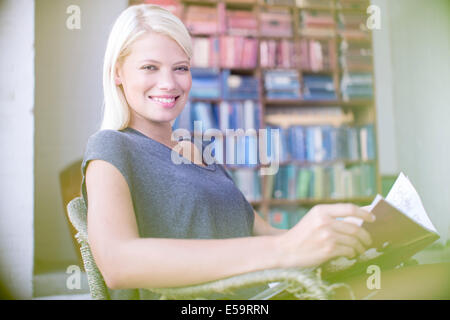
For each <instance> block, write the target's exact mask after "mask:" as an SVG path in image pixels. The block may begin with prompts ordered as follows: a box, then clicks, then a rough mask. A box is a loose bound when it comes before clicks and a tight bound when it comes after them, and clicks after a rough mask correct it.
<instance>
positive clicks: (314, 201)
mask: <svg viewBox="0 0 450 320" xmlns="http://www.w3.org/2000/svg"><path fill="white" fill-rule="evenodd" d="M375 196H376V195H373V196H372V197H358V198H341V199H339V198H336V199H331V198H322V199H292V200H291V199H271V200H269V201H268V203H269V204H270V205H272V206H286V205H304V206H311V205H316V204H321V203H324V204H332V203H343V202H346V203H348V202H352V203H371V202H372V200H373V199H374V197H375Z"/></svg>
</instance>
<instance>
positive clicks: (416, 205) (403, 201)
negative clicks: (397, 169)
mask: <svg viewBox="0 0 450 320" xmlns="http://www.w3.org/2000/svg"><path fill="white" fill-rule="evenodd" d="M386 201H387V202H389V203H390V204H391V205H393V206H394V207H396V208H397V209H398V210H400V211H401V212H403V213H404V214H405V215H407V216H408V217H410V218H411V219H413V220H414V221H416V222H418V223H420V224H421V225H422V226H424V227H425V228H427V229H429V230H432V231H434V232H436V233H437V231H436V228H435V227H434V226H433V224H432V223H431V220H430V219H429V217H428V214H427V213H426V211H425V209H424V207H423V205H422V201H421V200H420V197H419V195H418V193H417V191H416V189H415V188H414V187H413V185H412V183H411V182H410V181H409V179H408V178H407V177H406V176H405V175H404V174H403V172H401V173H400V174H399V176H398V177H397V180H396V181H395V183H394V185H393V186H392V188H391V190H390V191H389V193H388V195H387V196H386Z"/></svg>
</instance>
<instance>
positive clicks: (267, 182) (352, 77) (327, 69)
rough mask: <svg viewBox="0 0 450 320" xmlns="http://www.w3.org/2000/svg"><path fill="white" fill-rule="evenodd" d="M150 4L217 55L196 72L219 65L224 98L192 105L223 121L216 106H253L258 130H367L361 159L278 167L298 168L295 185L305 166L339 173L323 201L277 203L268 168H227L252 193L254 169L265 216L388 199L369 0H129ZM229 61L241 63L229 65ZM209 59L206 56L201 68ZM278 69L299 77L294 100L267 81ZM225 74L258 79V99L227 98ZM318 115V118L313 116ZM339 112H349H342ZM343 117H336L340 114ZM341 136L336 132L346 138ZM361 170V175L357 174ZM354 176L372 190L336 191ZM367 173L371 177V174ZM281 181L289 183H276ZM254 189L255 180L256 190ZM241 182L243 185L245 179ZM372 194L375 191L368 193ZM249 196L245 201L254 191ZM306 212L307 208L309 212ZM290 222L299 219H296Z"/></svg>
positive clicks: (257, 204) (286, 162) (256, 202)
mask: <svg viewBox="0 0 450 320" xmlns="http://www.w3.org/2000/svg"><path fill="white" fill-rule="evenodd" d="M143 2H145V3H154V4H159V5H163V6H164V5H169V7H167V8H168V9H169V10H171V11H172V12H174V13H175V14H176V15H178V16H179V17H180V18H181V20H182V21H183V22H184V23H185V24H186V26H187V27H188V29H189V30H190V33H191V36H192V38H193V41H197V40H196V39H200V40H199V43H200V42H201V44H198V47H199V48H200V49H198V50H200V51H199V52H200V54H202V55H203V54H204V52H205V51H208V50H209V51H210V52H209V53H208V54H207V55H206V56H207V59H208V61H209V63H208V64H207V65H202V66H198V68H205V69H211V70H214V72H216V75H217V77H218V78H217V79H218V83H219V87H220V90H219V91H221V94H219V95H218V96H215V97H201V96H200V97H199V96H193V97H191V99H190V103H191V104H193V105H195V104H196V103H200V104H202V103H203V104H208V105H211V108H212V110H213V112H216V113H215V115H216V116H217V114H219V111H217V109H220V108H221V107H222V106H223V105H224V104H223V102H227V103H228V104H230V103H231V104H232V103H239V102H243V101H245V100H252V101H254V105H255V110H257V112H258V114H257V115H256V117H258V119H257V120H255V121H256V122H259V123H257V127H258V128H260V129H263V128H268V127H279V128H284V129H286V130H290V129H289V128H290V127H292V126H300V127H302V126H303V127H305V128H306V127H310V126H319V127H323V128H325V127H329V126H331V127H332V129H330V130H331V132H334V131H336V130H337V129H336V130H335V129H334V128H339V127H342V126H347V127H350V129H348V130H350V131H351V130H353V129H352V128H358V129H355V130H359V131H357V133H356V134H357V143H358V150H359V151H358V152H359V154H360V157H358V158H354V157H353V158H351V159H348V158H336V159H322V160H321V161H310V159H309V160H308V159H294V158H293V157H292V155H290V157H289V156H288V158H287V159H283V160H281V162H280V168H282V167H289V166H291V167H294V169H292V168H291V169H292V170H293V171H294V172H295V175H296V176H295V177H296V178H295V179H296V180H299V179H300V173H299V174H298V175H297V171H299V170H300V169H299V168H303V169H305V168H306V169H305V170H307V169H308V168H312V169H311V170H312V171H314V174H315V173H317V174H318V175H319V174H320V175H321V176H322V175H326V176H327V177H330V176H332V177H333V179H334V180H323V181H324V184H325V185H323V187H326V188H328V189H330V188H331V189H333V188H334V189H333V190H334V191H332V192H331V194H332V196H324V195H323V194H322V192H320V195H319V196H314V195H311V192H309V196H306V197H301V198H297V197H296V196H293V194H292V192H291V193H290V194H289V196H287V197H281V198H278V197H276V196H274V195H275V194H276V192H275V190H274V188H275V187H274V185H276V183H277V182H276V181H274V180H277V177H274V176H272V177H270V176H261V175H258V171H259V170H260V169H261V165H260V164H258V165H252V166H248V167H245V166H244V167H243V166H240V165H225V166H226V168H227V169H228V170H229V172H230V173H231V174H232V175H233V177H234V178H235V179H238V180H240V182H241V183H243V184H245V183H247V187H244V189H245V188H247V189H248V182H249V181H250V180H252V179H253V178H252V177H251V174H250V173H249V172H253V173H254V175H256V178H255V179H256V182H255V185H256V186H255V185H254V187H255V188H259V193H258V192H256V194H258V195H257V196H254V197H248V200H249V201H250V203H251V204H252V205H253V206H254V208H255V209H256V210H257V212H258V213H260V214H261V216H263V217H264V218H265V219H266V220H268V221H272V218H273V216H271V214H272V213H273V211H274V210H275V211H276V210H277V208H278V209H279V208H281V209H280V210H283V208H286V210H287V211H292V210H295V208H302V209H304V208H310V207H312V206H314V205H316V204H319V203H337V202H352V203H355V204H358V205H367V204H369V203H370V202H371V201H372V199H373V197H374V196H375V195H376V194H377V193H381V178H380V174H379V166H378V155H377V153H376V150H377V141H376V136H377V135H376V127H377V126H376V101H375V86H374V75H373V69H374V68H373V56H372V52H373V51H372V36H371V33H370V30H366V29H365V27H364V22H365V20H366V19H367V17H368V16H367V14H366V12H365V9H366V8H367V6H368V5H369V4H370V3H369V1H364V0H360V1H357V0H292V1H289V0H279V1H276V0H240V1H238V0H209V1H208V0H204V1H201V0H180V1H175V0H166V1H165V0H159V1H152V0H146V1H130V5H131V4H136V3H143ZM196 11H198V12H201V13H202V14H201V15H202V16H203V17H208V16H209V17H213V19H215V26H212V25H208V24H207V23H205V24H204V25H203V26H202V23H199V24H198V26H197V25H196V22H195V19H198V16H199V15H198V14H197V15H196ZM232 16H234V17H235V18H236V20H239V19H241V24H240V26H239V23H237V22H236V20H235V21H232V19H231V18H229V17H232ZM277 17H279V19H278V18H277ZM205 19H207V18H205ZM277 19H278V20H277ZM244 20H245V21H244ZM242 21H244V22H242ZM209 22H211V21H209ZM286 25H290V28H289V30H287V29H283V26H286ZM243 26H247V27H243ZM277 28H278V29H277ZM227 37H228V38H229V39H231V40H230V42H226V41H227ZM233 37H234V38H233ZM236 38H242V39H244V40H239V41H241V42H239V41H237V40H236ZM233 39H234V41H235V42H233ZM202 46H203V47H202ZM213 46H217V47H218V48H219V49H217V48H216V52H215V53H214V52H212V51H211V50H212V49H211V48H212V47H213ZM231 46H233V49H230V50H229V51H231V52H234V53H236V52H240V51H239V50H241V49H242V52H244V53H242V54H241V55H240V58H241V59H240V60H239V59H238V60H236V59H234V60H233V57H232V58H231V60H230V57H229V56H227V54H226V53H225V51H226V48H224V47H231ZM246 46H247V47H246ZM252 46H253V47H252ZM208 48H209V49H208ZM243 48H245V49H243ZM252 48H253V49H252ZM255 48H256V49H255ZM263 48H264V49H263ZM274 48H275V49H274ZM283 48H284V49H283ZM246 50H247V51H246ZM252 50H253V51H252ZM254 50H256V52H255V51H254ZM264 50H267V51H264ZM270 50H272V51H270ZM274 52H276V53H278V54H279V55H280V57H281V58H277V57H276V56H274V55H273V53H274ZM251 54H252V55H253V56H252V57H253V58H252V59H251V61H249V60H248V59H247V61H246V60H245V58H246V57H248V56H249V55H251ZM194 55H195V49H194ZM214 55H215V56H214ZM202 57H203V56H202ZM225 60H226V61H228V62H229V61H232V62H241V63H231V64H230V63H227V62H226V61H225ZM205 61H206V60H205V58H204V57H203V58H202V61H200V63H204V62H205ZM193 67H195V65H193ZM278 71H281V72H285V74H284V75H286V74H287V73H289V72H293V71H294V72H295V74H296V77H297V78H296V79H295V80H292V79H291V80H292V81H291V80H289V81H291V82H289V81H287V82H289V83H290V84H297V83H298V92H296V94H298V95H297V96H289V95H290V93H292V92H290V93H286V92H284V93H283V95H288V97H286V96H283V95H281V96H280V97H277V98H274V96H277V95H279V94H280V90H279V89H274V92H273V96H272V95H271V93H269V92H270V91H271V90H270V89H268V88H269V87H268V84H269V81H268V80H267V79H268V78H267V75H268V74H269V75H271V72H275V73H273V75H274V77H275V78H276V76H277V75H276V72H278ZM224 72H229V74H230V75H233V76H237V77H238V78H239V77H241V78H242V79H244V78H245V77H252V79H256V80H257V94H256V95H255V94H253V93H252V94H253V96H251V97H250V98H239V97H224V94H223V90H224V89H223V88H224V83H226V82H227V81H229V78H226V77H223V74H224ZM275 78H273V79H275ZM281 80H283V79H281ZM284 80H285V79H284ZM249 83H250V82H249ZM294 87H295V86H294ZM323 88H326V90H324V89H323ZM277 90H278V91H277ZM293 90H296V89H293ZM328 109H329V110H331V111H330V112H331V113H332V114H330V115H327V114H325V115H324V114H320V112H319V111H320V110H322V111H324V112H325V113H326V112H327V110H328ZM315 110H316V111H317V112H318V114H316V113H315V112H316V111H315ZM337 111H341V114H339V112H337ZM190 112H192V111H190ZM308 112H309V113H308ZM335 113H336V115H334V116H333V114H335ZM367 126H368V127H369V128H370V130H371V131H370V132H369V133H367V130H366V129H367ZM305 130H306V129H305ZM339 130H340V129H339ZM339 130H337V131H338V132H340V131H339ZM345 130H347V129H345ZM363 131H364V132H365V133H364V135H365V136H364V137H365V138H364V139H363V138H362V132H363ZM327 134H328V133H327ZM333 134H334V133H333ZM367 135H369V136H370V137H371V145H370V149H371V154H372V155H371V156H370V157H369V158H367V155H366V156H365V157H362V152H363V151H362V149H364V150H366V149H367V148H368V146H367V145H365V146H363V145H362V143H363V142H362V141H363V140H364V142H367V140H366V139H367V137H366V136H367ZM290 141H292V140H290ZM290 143H292V142H290ZM305 144H306V143H305ZM292 148H293V147H292ZM366 151H367V150H366ZM336 166H337V167H339V168H338V169H339V170H343V171H342V172H339V173H335V172H334V171H333V170H335V169H334V167H336ZM359 167H361V168H363V169H361V170H360V171H358V168H359ZM327 170H328V171H327ZM336 170H337V169H336ZM352 170H353V171H352ZM241 171H242V172H241ZM288 171H289V170H288ZM350 171H351V172H353V173H355V174H356V175H359V179H360V180H361V181H363V180H364V181H363V182H360V181H358V182H357V185H358V186H359V187H360V188H363V187H362V186H364V185H366V184H369V185H370V188H366V190H365V193H364V194H355V193H351V192H350V193H349V192H347V191H348V190H347V189H348V187H345V188H347V189H346V190H347V191H346V192H337V191H336V190H337V189H338V188H337V187H336V188H335V187H333V183H334V184H335V185H337V184H338V183H337V182H336V179H337V178H339V177H341V178H342V177H343V176H345V177H346V178H342V179H347V182H348V183H350V184H351V185H352V187H353V188H355V186H354V185H355V183H354V182H349V181H350V180H351V179H352V177H351V176H350V174H349V173H348V172H350ZM330 172H331V173H330ZM361 172H362V173H361ZM353 173H352V174H353ZM341 174H342V175H341ZM318 175H317V176H318ZM364 175H370V177H367V176H364ZM278 178H279V177H278ZM295 179H294V180H295ZM348 179H350V180H348ZM294 180H293V181H294ZM296 180H295V181H296ZM278 181H281V180H280V179H278ZM330 181H333V183H331V182H330ZM355 181H356V180H355ZM368 181H370V182H368ZM282 182H283V181H281V183H282ZM347 182H346V183H347ZM252 183H253V182H250V184H252ZM293 183H296V182H293ZM286 184H288V182H286ZM237 185H238V186H239V187H240V188H241V185H240V184H239V183H237ZM318 185H319V184H317V183H315V186H314V187H312V189H314V188H316V189H317V190H318V187H317V186H318ZM330 185H331V187H330ZM296 186H297V187H298V186H299V185H296ZM309 187H311V184H309ZM356 188H357V187H356ZM294 189H295V187H294ZM319 189H320V188H319ZM241 190H242V188H241ZM367 190H369V191H370V192H369V193H368V191H367ZM291 191H292V190H291ZM243 192H244V191H243ZM294 193H295V192H294ZM296 194H297V195H298V194H299V193H296ZM349 194H350V195H349ZM244 195H247V194H246V192H244ZM304 195H305V194H303V196H304ZM304 212H306V210H303V213H304ZM275 214H276V212H275ZM288 219H291V218H290V217H288ZM284 226H286V224H284Z"/></svg>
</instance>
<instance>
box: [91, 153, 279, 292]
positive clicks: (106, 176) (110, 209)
mask: <svg viewBox="0 0 450 320" xmlns="http://www.w3.org/2000/svg"><path fill="white" fill-rule="evenodd" d="M86 187H87V193H88V195H89V202H88V237H89V243H90V246H91V250H92V253H93V255H94V258H95V261H96V263H97V265H98V267H99V269H100V271H101V273H102V275H103V277H104V278H105V281H106V284H107V285H108V287H110V288H112V289H122V288H123V289H124V288H158V287H174V286H184V285H190V284H196V283H201V282H206V281H211V280H216V279H220V278H225V277H229V276H233V275H236V274H241V273H245V272H250V271H256V270H260V269H268V268H275V267H278V257H277V254H276V253H277V245H276V242H275V241H274V237H269V236H259V237H246V238H234V239H223V240H222V239H220V240H213V239H211V240H204V239H202V240H194V239H188V240H182V239H161V238H140V237H139V233H138V228H137V223H136V218H135V215H134V211H133V206H132V200H131V195H130V191H129V188H128V185H127V183H126V180H125V179H124V178H123V176H122V175H121V174H120V172H119V171H118V170H117V169H116V168H115V167H114V166H113V165H111V164H109V163H108V162H105V161H102V160H94V161H91V162H90V163H89V166H88V169H87V172H86ZM180 270H181V272H180Z"/></svg>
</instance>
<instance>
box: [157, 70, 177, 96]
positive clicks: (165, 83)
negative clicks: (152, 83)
mask: <svg viewBox="0 0 450 320" xmlns="http://www.w3.org/2000/svg"><path fill="white" fill-rule="evenodd" d="M158 76H159V79H158V89H160V90H166V91H170V90H173V89H175V88H176V81H175V77H174V75H173V73H172V71H171V70H165V71H164V70H163V71H162V72H160V74H159V75H158Z"/></svg>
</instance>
